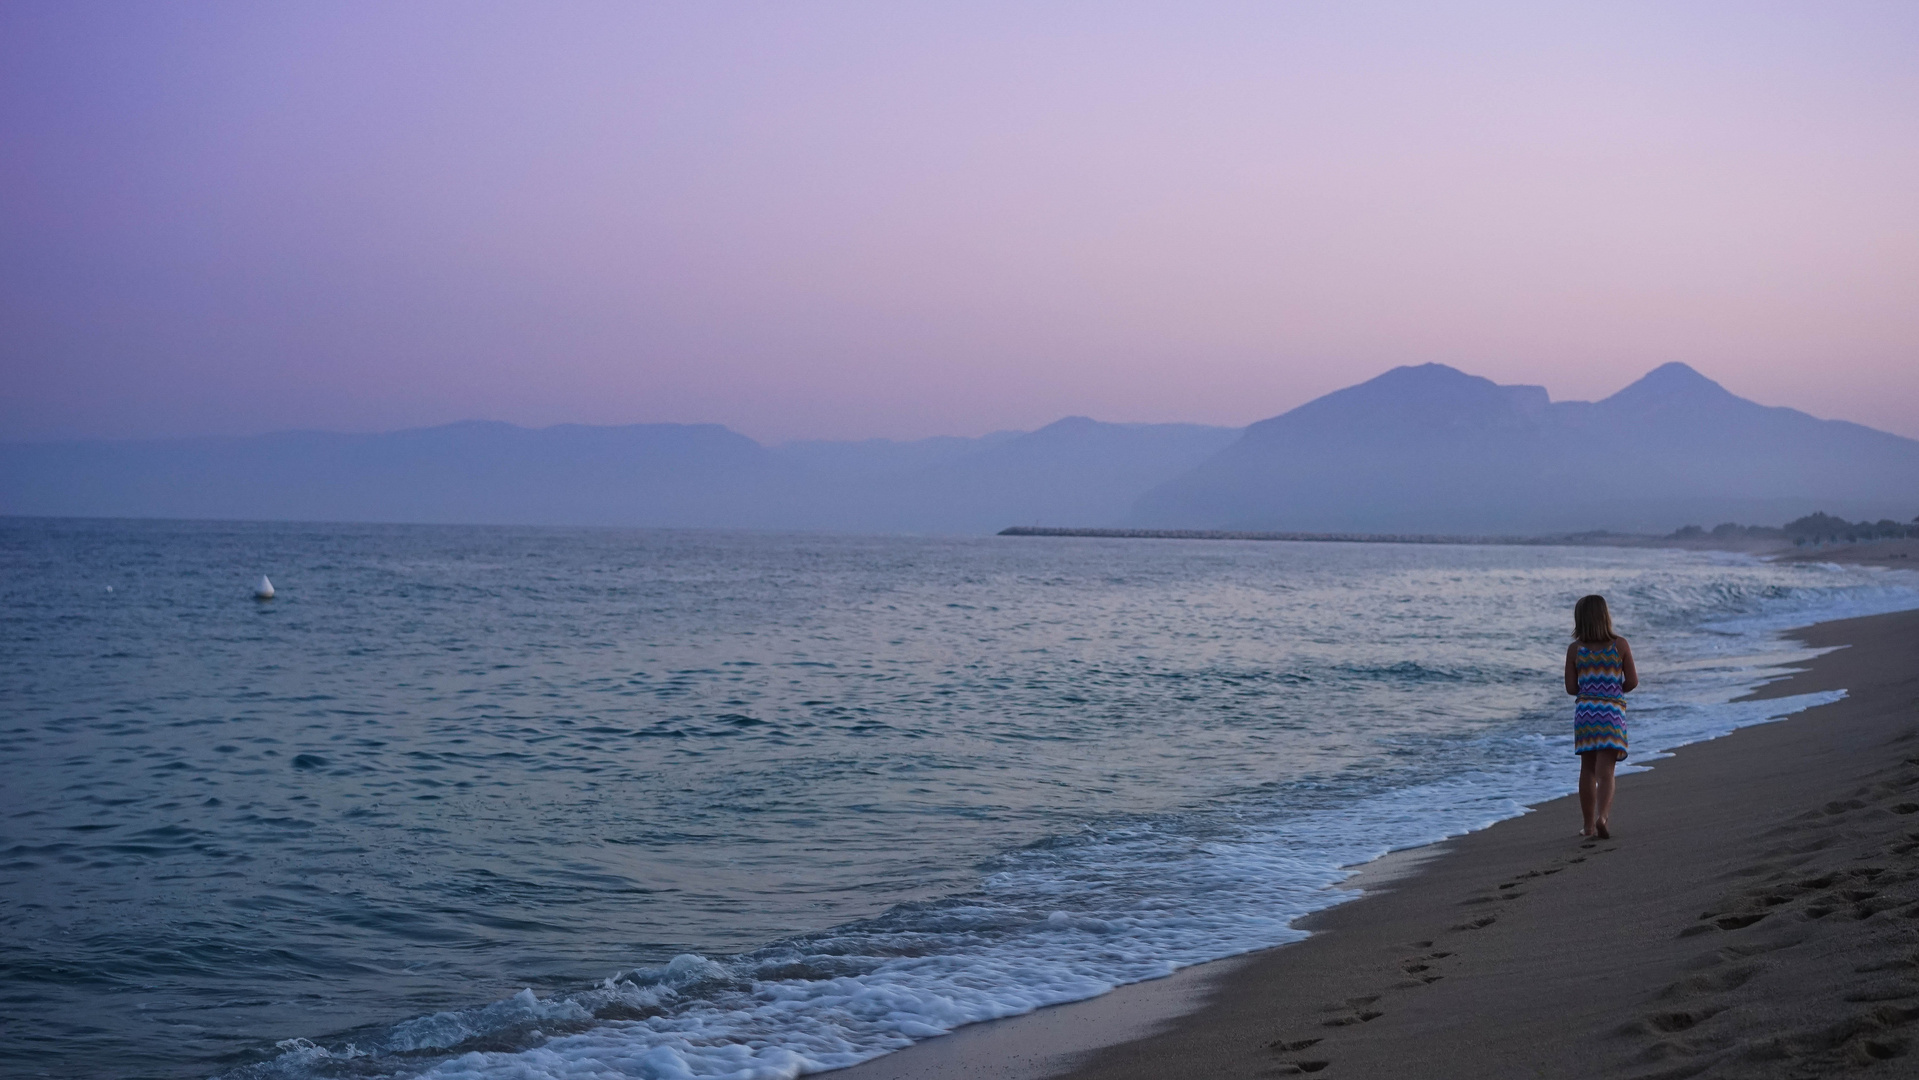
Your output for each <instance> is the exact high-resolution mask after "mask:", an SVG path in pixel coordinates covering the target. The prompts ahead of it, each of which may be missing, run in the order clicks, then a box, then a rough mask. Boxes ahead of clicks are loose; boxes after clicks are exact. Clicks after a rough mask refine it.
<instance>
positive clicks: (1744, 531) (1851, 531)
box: [1672, 512, 1919, 547]
mask: <svg viewBox="0 0 1919 1080" xmlns="http://www.w3.org/2000/svg"><path fill="white" fill-rule="evenodd" d="M1908 536H1919V517H1914V518H1913V519H1912V521H1911V522H1906V523H1902V522H1898V521H1894V520H1892V519H1891V518H1881V519H1880V520H1878V521H1847V520H1846V519H1845V518H1842V517H1834V516H1833V515H1831V514H1827V513H1824V512H1821V513H1816V514H1807V515H1806V516H1805V517H1802V518H1795V519H1793V520H1792V521H1788V522H1786V523H1785V524H1784V525H1781V526H1779V527H1777V528H1775V527H1773V526H1770V525H1740V524H1737V523H1735V522H1731V521H1728V522H1724V523H1722V524H1719V525H1715V526H1713V527H1712V528H1710V529H1707V528H1705V527H1704V526H1701V525H1687V526H1685V527H1683V528H1680V529H1676V530H1674V531H1673V533H1672V539H1674V540H1704V539H1706V538H1708V537H1711V538H1713V539H1715V540H1736V539H1742V538H1750V539H1754V540H1791V541H1792V542H1793V544H1794V546H1797V547H1804V546H1805V545H1807V544H1836V543H1849V544H1850V543H1858V542H1859V541H1861V540H1897V539H1901V538H1903V537H1908Z"/></svg>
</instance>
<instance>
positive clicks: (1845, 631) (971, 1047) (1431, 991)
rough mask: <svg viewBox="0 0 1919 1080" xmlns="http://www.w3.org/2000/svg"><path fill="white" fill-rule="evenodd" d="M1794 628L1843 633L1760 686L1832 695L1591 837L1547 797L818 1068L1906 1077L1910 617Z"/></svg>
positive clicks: (1728, 743)
mask: <svg viewBox="0 0 1919 1080" xmlns="http://www.w3.org/2000/svg"><path fill="white" fill-rule="evenodd" d="M1794 636H1796V637H1798V638H1800V639H1801V640H1804V641H1806V642H1808V643H1810V644H1812V645H1814V646H1818V647H1834V646H1843V647H1840V648H1838V649H1837V650H1836V651H1834V652H1831V653H1828V654H1826V655H1824V656H1821V657H1820V658H1818V659H1817V660H1815V661H1813V662H1812V663H1811V664H1810V665H1809V666H1808V667H1807V668H1806V669H1805V670H1804V671H1802V672H1800V673H1798V674H1795V675H1793V676H1792V677H1790V678H1788V679H1784V680H1782V681H1779V682H1776V683H1773V684H1771V685H1769V686H1767V687H1766V688H1764V689H1763V690H1762V691H1760V692H1759V693H1758V694H1755V695H1753V696H1754V697H1756V698H1771V697H1783V696H1787V695H1791V694H1799V693H1807V692H1810V691H1815V690H1827V689H1840V688H1843V689H1845V690H1846V691H1847V692H1848V696H1847V697H1846V698H1845V699H1844V700H1842V701H1839V702H1836V703H1834V704H1831V705H1826V706H1822V707H1819V708H1816V709H1811V710H1808V711H1806V712H1804V713H1802V714H1800V715H1798V716H1795V717H1794V718H1792V719H1790V720H1787V721H1784V722H1782V723H1776V724H1766V725H1761V726H1758V727H1751V728H1746V729H1743V730H1741V731H1738V732H1735V733H1733V734H1732V735H1729V736H1726V737H1725V738H1721V739H1716V740H1713V741H1711V742H1708V743H1701V744H1698V745H1695V746H1690V747H1685V748H1682V749H1681V750H1679V751H1677V753H1676V755H1675V756H1674V757H1673V758H1671V759H1667V760H1662V761H1660V762H1658V764H1657V765H1656V766H1655V767H1654V768H1653V769H1652V771H1650V772H1645V773H1636V774H1633V775H1630V776H1625V777H1621V778H1620V783H1619V796H1618V803H1617V806H1616V808H1615V810H1614V813H1613V830H1614V839H1613V840H1611V841H1608V842H1595V841H1585V840H1582V839H1581V838H1579V837H1578V836H1577V829H1578V826H1579V811H1578V807H1577V804H1576V803H1575V802H1573V801H1572V800H1570V799H1559V800H1554V801H1552V802H1548V803H1545V804H1542V805H1541V806H1540V807H1538V808H1537V811H1536V812H1534V813H1531V814H1528V815H1526V816H1525V817H1521V818H1515V819H1513V820H1510V821H1506V822H1502V823H1500V824H1498V825H1495V826H1493V827H1492V828H1490V829H1487V830H1484V831H1482V832H1479V833H1474V834H1472V835H1470V836H1466V837H1462V838H1459V839H1457V840H1453V841H1448V842H1447V843H1445V844H1441V845H1436V846H1435V848H1432V849H1423V850H1422V851H1421V852H1419V853H1417V855H1415V856H1401V857H1400V858H1399V859H1397V860H1394V861H1391V862H1387V863H1383V864H1381V867H1380V868H1377V869H1375V870H1374V880H1373V886H1372V888H1371V889H1370V890H1369V891H1368V892H1367V894H1366V895H1365V896H1364V897H1362V898H1361V899H1359V900H1357V901H1354V902H1353V903H1350V904H1345V905H1341V906H1339V907H1336V908H1332V909H1329V910H1327V911H1324V912H1320V913H1318V914H1316V915H1313V916H1310V917H1308V918H1307V919H1305V920H1303V921H1302V922H1301V923H1300V924H1299V925H1301V926H1303V927H1305V928H1307V929H1310V930H1312V931H1314V935H1313V936H1312V937H1311V938H1309V939H1307V940H1305V941H1303V942H1300V943H1298V944H1295V945H1289V946H1284V947H1281V948H1277V949H1271V950H1267V951H1265V952H1261V953H1256V954H1253V955H1251V956H1248V957H1243V958H1239V959H1237V960H1232V961H1226V962H1223V963H1219V964H1209V965H1205V966H1204V967H1200V968H1195V969H1189V970H1188V971H1186V972H1182V973H1180V974H1179V975H1176V976H1174V977H1173V978H1172V979H1168V980H1161V981H1160V982H1158V983H1148V984H1141V985H1139V986H1135V987H1127V988H1123V989H1121V990H1119V991H1117V992H1115V993H1113V994H1110V995H1107V996H1106V997H1103V998H1098V999H1095V1000H1093V1001H1088V1002H1082V1003H1079V1004H1077V1005H1069V1006H1062V1007H1059V1008H1055V1009H1046V1010H1041V1011H1040V1012H1037V1013H1034V1014H1032V1015H1030V1016H1026V1017H1020V1018H1017V1019H1014V1020H1010V1021H1002V1022H999V1023H994V1024H984V1025H979V1026H977V1027H974V1028H968V1029H963V1030H962V1031H961V1032H959V1033H957V1034H956V1035H952V1036H948V1037H945V1038H941V1039H934V1040H931V1041H929V1042H926V1043H923V1044H921V1045H919V1046H916V1047H913V1048H911V1049H909V1050H907V1051H904V1052H902V1053H899V1054H895V1055H891V1056H889V1057H886V1058H882V1059H880V1060H878V1061H875V1062H871V1063H868V1064H866V1065H862V1066H858V1067H855V1068H854V1069H850V1070H846V1071H844V1072H841V1073H839V1074H837V1076H839V1077H844V1078H846V1080H934V1078H939V1080H945V1078H947V1077H960V1076H971V1077H991V1078H995V1080H1038V1078H1041V1077H1057V1076H1068V1077H1072V1078H1074V1080H1092V1078H1100V1080H1168V1078H1181V1077H1193V1078H1207V1080H1230V1078H1236V1077H1249V1078H1250V1077H1270V1076H1283V1075H1302V1074H1309V1073H1310V1074H1323V1075H1325V1076H1328V1077H1381V1078H1384V1077H1406V1076H1420V1077H1435V1078H1446V1077H1461V1078H1466V1077H1470V1078H1472V1080H1484V1078H1486V1077H1531V1076H1541V1077H1589V1076H1590V1077H1633V1078H1652V1077H1674V1078H1676V1077H1682V1076H1706V1077H1715V1076H1721V1077H1742V1078H1744V1077H1754V1078H1770V1077H1807V1076H1829V1075H1836V1074H1845V1073H1850V1072H1852V1071H1855V1070H1863V1071H1865V1072H1866V1073H1867V1074H1872V1073H1878V1074H1880V1075H1886V1076H1900V1075H1913V1074H1919V612H1903V613H1899V614H1895V615H1883V616H1873V617H1870V618H1864V619H1849V620H1844V621H1841V622H1833V623H1825V624H1822V625H1820V626H1816V627H1811V628H1808V629H1806V630H1803V631H1799V632H1797V633H1796V634H1795V635H1794ZM1572 768H1573V763H1571V762H1570V761H1569V762H1568V769H1569V770H1570V769H1572ZM1434 855H1437V856H1438V857H1430V858H1424V861H1419V860H1420V859H1421V858H1423V857H1426V856H1434ZM1394 873H1403V874H1404V876H1402V877H1399V878H1398V879H1397V880H1393V879H1391V878H1390V875H1392V874H1394Z"/></svg>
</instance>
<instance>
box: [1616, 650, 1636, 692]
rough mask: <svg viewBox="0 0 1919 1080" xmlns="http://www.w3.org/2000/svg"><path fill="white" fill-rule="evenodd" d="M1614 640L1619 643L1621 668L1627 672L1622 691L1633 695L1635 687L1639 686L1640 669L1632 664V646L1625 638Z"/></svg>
mask: <svg viewBox="0 0 1919 1080" xmlns="http://www.w3.org/2000/svg"><path fill="white" fill-rule="evenodd" d="M1613 640H1614V641H1617V642H1618V643H1619V666H1620V667H1622V668H1624V669H1625V671H1626V682H1625V684H1624V686H1622V687H1621V689H1622V690H1623V691H1624V692H1625V693H1628V694H1630V693H1632V689H1633V687H1635V686H1638V685H1639V669H1638V668H1636V667H1634V666H1633V663H1632V646H1631V645H1628V644H1626V639H1625V638H1614V639H1613Z"/></svg>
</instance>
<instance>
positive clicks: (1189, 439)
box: [816, 416, 1240, 533]
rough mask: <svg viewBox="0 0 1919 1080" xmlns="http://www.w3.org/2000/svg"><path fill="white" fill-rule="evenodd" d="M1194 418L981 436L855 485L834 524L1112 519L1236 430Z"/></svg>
mask: <svg viewBox="0 0 1919 1080" xmlns="http://www.w3.org/2000/svg"><path fill="white" fill-rule="evenodd" d="M1239 434H1240V432H1239V429H1237V428H1219V427H1206V426H1203V425H1200V424H1107V423H1101V422H1099V421H1097V420H1090V419H1088V418H1086V417H1084V416H1069V417H1067V418H1066V419H1064V420H1057V421H1054V422H1053V423H1051V424H1048V425H1047V426H1045V427H1043V428H1040V429H1039V430H1038V431H1031V432H1026V433H1023V434H1020V435H1016V436H1014V437H1012V438H1008V439H1001V440H990V437H989V440H983V442H984V445H982V446H980V447H978V448H977V449H975V450H974V451H973V452H971V453H967V454H963V455H956V456H953V457H951V458H949V459H947V460H945V461H941V462H939V463H937V464H934V465H931V466H928V467H925V468H919V469H914V470H910V471H906V472H902V473H899V474H896V475H894V476H892V477H888V478H883V479H878V480H876V481H871V482H867V483H864V484H857V485H845V484H842V485H840V487H839V488H838V490H841V491H847V492H849V494H850V498H843V499H841V500H838V501H837V502H835V501H834V500H832V499H830V498H828V497H826V496H824V495H817V496H816V497H817V498H818V499H819V500H820V504H821V505H825V506H837V510H836V520H837V521H839V522H844V523H845V524H839V525H835V526H834V527H838V528H859V529H871V530H877V531H883V532H892V531H909V532H948V533H983V532H993V531H995V530H997V529H1000V528H1002V527H1004V526H1006V525H1008V524H1013V523H1025V522H1038V521H1062V520H1064V521H1097V522H1115V521H1120V520H1122V519H1124V518H1125V516H1126V515H1127V513H1128V512H1129V511H1130V510H1131V508H1132V505H1133V503H1134V502H1135V501H1136V500H1137V499H1138V498H1139V495H1140V493H1141V492H1143V491H1145V490H1147V489H1148V488H1150V487H1152V486H1153V485H1155V484H1159V483H1162V482H1164V481H1167V480H1170V479H1172V478H1173V477H1175V476H1178V475H1180V474H1181V473H1184V472H1186V471H1187V470H1189V469H1191V468H1193V467H1194V466H1196V465H1198V464H1199V463H1200V462H1202V461H1205V460H1206V459H1207V458H1209V457H1211V456H1212V455H1213V454H1215V453H1217V452H1219V451H1220V450H1221V449H1223V448H1224V447H1226V446H1227V445H1229V444H1230V443H1232V442H1233V441H1234V440H1235V439H1237V438H1238V437H1239Z"/></svg>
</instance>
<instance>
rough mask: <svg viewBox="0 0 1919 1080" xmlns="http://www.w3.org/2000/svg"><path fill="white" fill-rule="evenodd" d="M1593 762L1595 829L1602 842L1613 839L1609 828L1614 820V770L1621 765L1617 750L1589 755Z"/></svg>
mask: <svg viewBox="0 0 1919 1080" xmlns="http://www.w3.org/2000/svg"><path fill="white" fill-rule="evenodd" d="M1586 756H1587V757H1589V758H1591V759H1592V762H1593V781H1594V782H1593V828H1595V829H1596V830H1598V832H1599V838H1600V839H1601V840H1610V839H1612V830H1610V829H1609V828H1607V825H1608V823H1610V821H1611V820H1612V793H1613V775H1612V774H1613V769H1614V768H1616V767H1618V765H1619V752H1618V751H1617V750H1597V751H1594V752H1593V753H1590V754H1587V755H1586Z"/></svg>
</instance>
